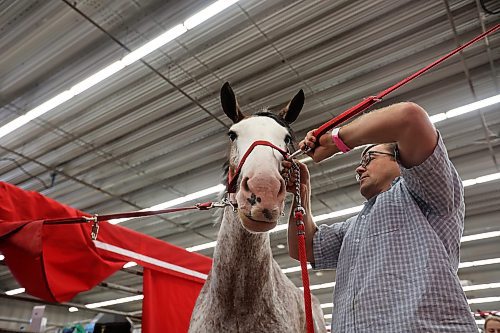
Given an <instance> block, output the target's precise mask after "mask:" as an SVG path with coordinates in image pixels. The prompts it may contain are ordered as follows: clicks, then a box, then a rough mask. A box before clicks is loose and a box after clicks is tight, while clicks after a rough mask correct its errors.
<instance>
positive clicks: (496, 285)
mask: <svg viewBox="0 0 500 333" xmlns="http://www.w3.org/2000/svg"><path fill="white" fill-rule="evenodd" d="M462 288H463V290H464V291H473V290H484V289H496V288H500V283H486V284H475V285H472V286H463V287H462Z"/></svg>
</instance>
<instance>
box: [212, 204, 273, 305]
mask: <svg viewBox="0 0 500 333" xmlns="http://www.w3.org/2000/svg"><path fill="white" fill-rule="evenodd" d="M273 262H274V261H273V258H272V252H271V247H270V241H269V234H268V233H259V234H253V233H250V232H248V231H247V230H246V229H244V228H243V226H242V224H241V221H240V219H239V217H238V214H237V213H235V212H233V211H232V209H231V208H226V209H225V210H224V216H223V218H222V225H221V227H220V230H219V236H218V238H217V247H216V248H215V251H214V257H213V266H212V273H211V274H212V277H211V278H212V280H214V282H215V281H216V285H217V294H218V295H219V296H221V297H223V298H224V297H227V296H230V297H232V298H233V299H235V298H238V297H242V298H243V299H245V301H248V297H259V296H263V295H266V294H267V295H268V294H269V293H272V288H273V285H274V283H272V280H273V277H274V276H275V274H273V269H275V267H274V265H273ZM222 287H223V288H222ZM221 289H225V292H226V295H224V293H225V292H224V291H223V290H221ZM243 293H247V294H245V295H243ZM248 293H251V294H252V295H248ZM227 294H230V295H227ZM266 297H267V296H266ZM236 301H237V300H236Z"/></svg>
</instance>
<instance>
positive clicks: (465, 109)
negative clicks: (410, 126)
mask: <svg viewBox="0 0 500 333" xmlns="http://www.w3.org/2000/svg"><path fill="white" fill-rule="evenodd" d="M496 103H500V95H495V96H492V97H489V98H485V99H482V100H480V101H477V102H474V103H470V104H467V105H464V106H460V107H458V108H455V109H452V110H450V111H448V112H443V113H438V114H436V115H433V116H431V117H429V118H430V119H431V122H432V123H434V124H435V123H437V122H440V121H443V120H445V119H449V118H454V117H457V116H460V115H462V114H465V113H469V112H472V111H475V110H479V109H482V108H485V107H487V106H490V105H493V104H496Z"/></svg>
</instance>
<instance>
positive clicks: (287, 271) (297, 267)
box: [281, 264, 312, 274]
mask: <svg viewBox="0 0 500 333" xmlns="http://www.w3.org/2000/svg"><path fill="white" fill-rule="evenodd" d="M311 268H312V267H311V265H310V264H307V269H311ZM300 270H301V268H300V266H295V267H289V268H284V269H282V270H281V271H282V272H283V273H285V274H287V273H293V272H299V271H300Z"/></svg>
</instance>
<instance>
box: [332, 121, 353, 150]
mask: <svg viewBox="0 0 500 333" xmlns="http://www.w3.org/2000/svg"><path fill="white" fill-rule="evenodd" d="M339 131H340V128H339V127H337V128H334V129H333V130H332V140H333V143H334V144H335V145H336V146H337V148H338V149H339V150H340V151H341V152H343V153H347V152H348V151H350V150H351V148H349V147H347V146H346V144H345V143H344V141H342V139H341V138H339Z"/></svg>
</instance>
